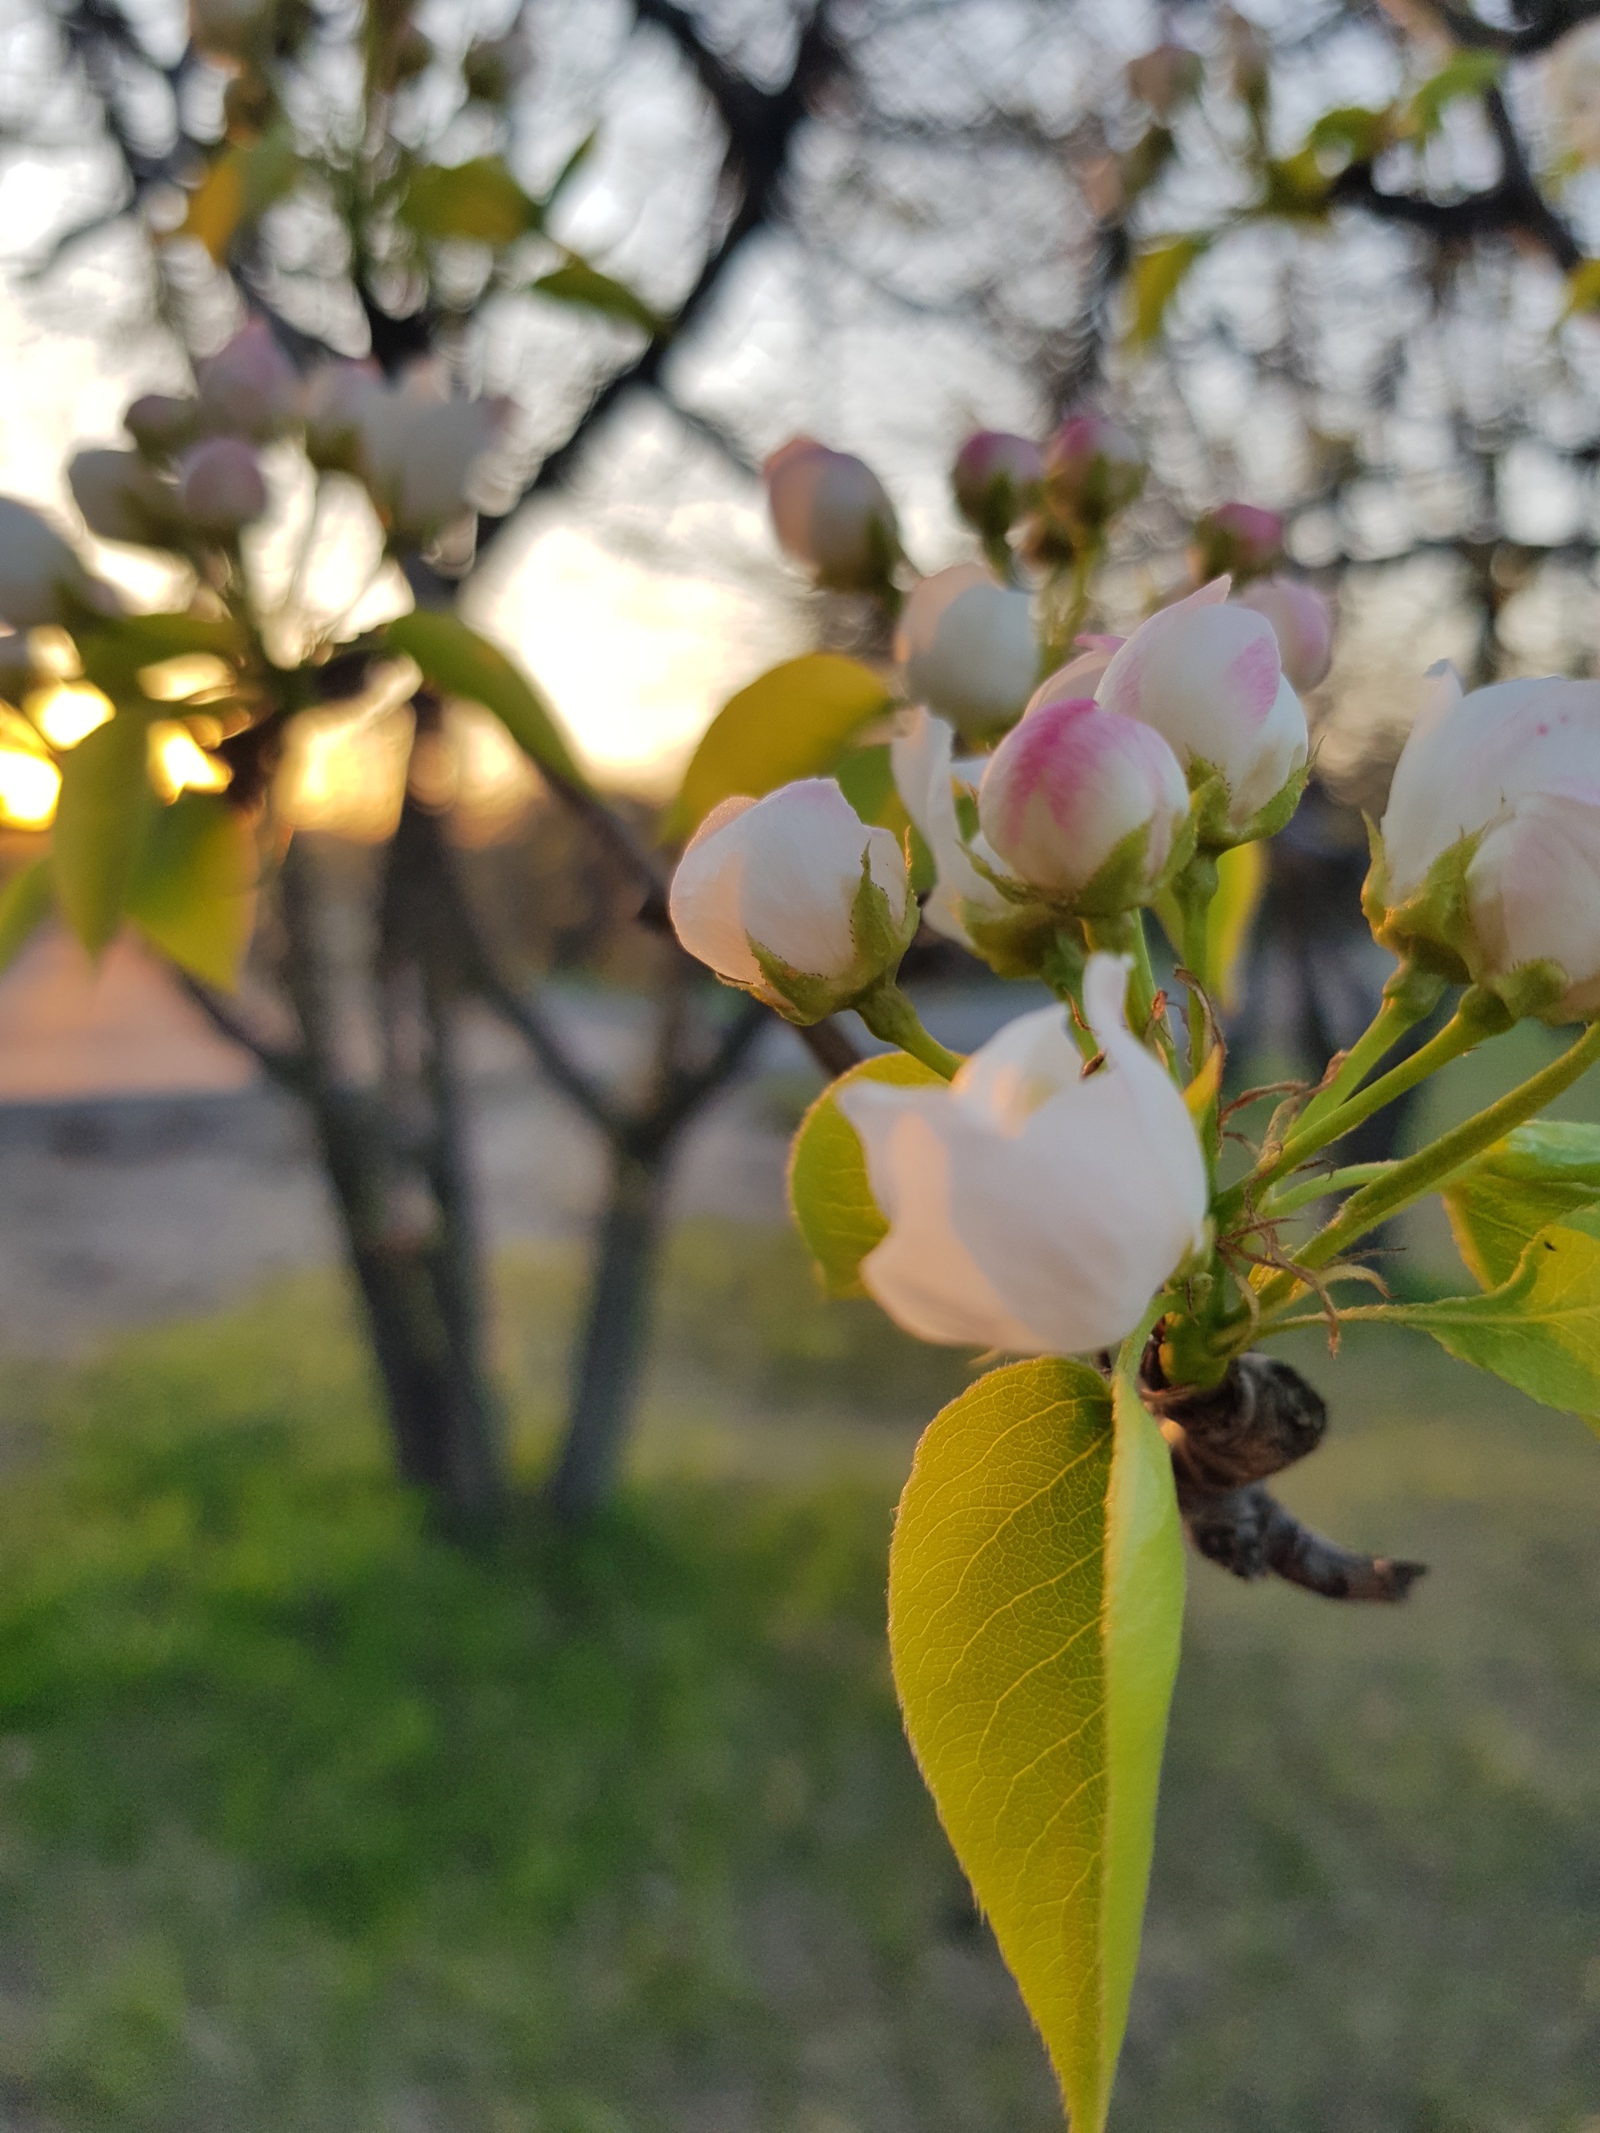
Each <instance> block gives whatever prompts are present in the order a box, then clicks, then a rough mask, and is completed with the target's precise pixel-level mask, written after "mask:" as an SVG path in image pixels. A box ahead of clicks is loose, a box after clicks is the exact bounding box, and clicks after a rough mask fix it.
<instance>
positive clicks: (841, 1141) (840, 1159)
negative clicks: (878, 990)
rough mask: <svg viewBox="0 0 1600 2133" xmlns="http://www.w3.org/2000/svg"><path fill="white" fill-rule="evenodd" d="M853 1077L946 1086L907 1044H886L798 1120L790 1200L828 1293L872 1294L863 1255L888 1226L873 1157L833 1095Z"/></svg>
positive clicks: (901, 1084)
mask: <svg viewBox="0 0 1600 2133" xmlns="http://www.w3.org/2000/svg"><path fill="white" fill-rule="evenodd" d="M853 1081H887V1082H892V1083H894V1084H895V1085H896V1086H897V1087H900V1088H925V1087H942V1086H943V1084H942V1083H941V1082H940V1079H939V1076H938V1075H937V1074H936V1073H934V1071H933V1069H932V1068H931V1067H925V1066H924V1065H923V1064H922V1062H921V1061H920V1060H918V1059H913V1058H911V1057H910V1056H909V1055H908V1054H907V1053H905V1052H885V1053H884V1054H883V1055H882V1056H881V1057H880V1058H877V1059H866V1060H863V1061H862V1063H861V1065H860V1066H854V1067H852V1068H851V1069H850V1071H849V1073H848V1074H841V1075H840V1077H839V1079H838V1080H837V1081H835V1082H833V1083H832V1084H831V1085H830V1086H829V1087H828V1088H826V1089H824V1090H823V1092H822V1094H821V1095H820V1096H819V1097H818V1098H817V1100H816V1102H815V1103H814V1104H813V1105H812V1106H811V1108H810V1110H809V1111H808V1112H807V1113H806V1115H805V1117H804V1118H803V1119H802V1120H801V1121H800V1130H799V1132H798V1133H797V1134H796V1135H795V1137H794V1145H793V1146H792V1148H791V1149H790V1151H789V1205H790V1207H791V1208H792V1209H793V1211H794V1219H795V1225H796V1227H797V1228H798V1229H799V1231H800V1234H801V1236H802V1237H804V1239H805V1241H806V1243H807V1245H808V1246H809V1247H810V1251H811V1256H812V1258H813V1259H815V1260H816V1262H817V1271H818V1272H819V1273H820V1274H821V1276H822V1284H823V1287H824V1288H825V1289H826V1290H827V1292H828V1294H829V1295H830V1296H865V1295H866V1293H867V1292H866V1289H865V1288H864V1287H863V1286H862V1281H861V1271H860V1270H861V1262H862V1260H863V1259H865V1258H866V1256H867V1254H868V1252H870V1251H871V1250H873V1248H874V1247H875V1246H876V1245H879V1244H881V1243H882V1242H883V1240H884V1238H885V1237H887V1236H888V1234H889V1225H888V1223H887V1222H886V1221H885V1220H884V1217H883V1216H882V1214H881V1213H880V1212H879V1210H878V1203H877V1201H876V1200H874V1199H873V1197H872V1188H871V1186H870V1185H869V1184H868V1183H867V1159H866V1156H865V1154H864V1153H863V1152H862V1147H861V1142H860V1139H859V1138H858V1136H857V1134H856V1129H855V1127H854V1126H852V1125H851V1123H850V1121H849V1120H848V1119H847V1118H846V1117H845V1115H844V1113H843V1112H842V1111H841V1110H840V1109H839V1106H838V1104H837V1103H836V1102H835V1101H834V1099H835V1097H836V1096H837V1094H838V1092H839V1091H840V1089H844V1088H848V1087H849V1085H850V1084H851V1082H853Z"/></svg>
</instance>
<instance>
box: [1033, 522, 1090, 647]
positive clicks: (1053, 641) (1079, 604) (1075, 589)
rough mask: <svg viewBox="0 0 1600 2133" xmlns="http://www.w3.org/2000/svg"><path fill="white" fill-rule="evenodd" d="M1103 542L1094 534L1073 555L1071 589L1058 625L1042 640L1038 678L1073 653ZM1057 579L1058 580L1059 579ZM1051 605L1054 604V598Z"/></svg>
mask: <svg viewBox="0 0 1600 2133" xmlns="http://www.w3.org/2000/svg"><path fill="white" fill-rule="evenodd" d="M1102 545H1103V544H1102V542H1101V541H1100V540H1099V539H1098V538H1096V539H1094V540H1091V541H1088V542H1086V543H1085V544H1084V546H1083V547H1081V548H1079V549H1077V550H1076V551H1075V553H1074V555H1073V558H1072V564H1071V569H1070V574H1069V582H1070V584H1071V588H1072V590H1071V592H1070V594H1069V596H1068V600H1067V611H1066V613H1065V614H1064V615H1063V616H1062V618H1061V624H1060V627H1059V628H1058V629H1056V630H1055V631H1054V632H1053V633H1052V635H1051V636H1050V638H1049V639H1048V641H1047V642H1046V644H1045V647H1044V653H1043V657H1042V659H1041V661H1040V667H1039V678H1040V680H1041V681H1045V680H1048V679H1049V677H1050V676H1051V675H1052V674H1053V673H1054V672H1055V670H1056V668H1057V667H1059V666H1064V665H1065V664H1066V662H1067V661H1068V660H1069V659H1070V658H1071V657H1072V650H1073V646H1074V645H1075V643H1076V642H1077V637H1078V632H1079V630H1081V629H1082V627H1083V624H1084V620H1085V618H1086V616H1087V615H1088V612H1089V588H1090V584H1091V582H1092V580H1093V577H1094V567H1095V565H1096V564H1097V563H1098V562H1099V560H1100V553H1101V548H1102ZM1057 583H1058V584H1059V579H1058V580H1057ZM1051 605H1052V606H1053V605H1054V601H1053V600H1052V602H1051Z"/></svg>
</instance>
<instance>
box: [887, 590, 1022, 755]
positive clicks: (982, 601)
mask: <svg viewBox="0 0 1600 2133" xmlns="http://www.w3.org/2000/svg"><path fill="white" fill-rule="evenodd" d="M895 656H896V657H897V658H898V659H899V661H900V663H901V665H902V666H903V667H904V669H905V680H906V692H907V694H908V695H909V696H911V697H912V698H914V699H915V700H916V701H917V702H919V703H923V704H926V705H927V706H928V708H929V709H930V710H931V711H937V712H939V713H940V715H941V716H942V717H945V718H948V719H949V720H950V721H951V723H952V724H953V725H954V726H955V727H956V728H957V730H958V731H959V732H961V733H982V732H984V731H985V730H986V729H988V728H991V727H993V726H996V725H998V724H1000V723H1002V722H1003V721H1005V720H1009V719H1013V718H1015V717H1016V715H1017V713H1018V712H1019V711H1020V710H1021V708H1022V706H1023V704H1024V703H1025V702H1026V700H1027V696H1028V692H1029V690H1030V689H1031V688H1032V687H1033V683H1034V677H1035V675H1036V673H1037V671H1038V666H1039V654H1038V648H1037V645H1036V643H1035V641H1034V634H1033V612H1032V603H1031V602H1030V600H1029V598H1028V595H1027V594H1026V593H1025V592H1016V591H1013V590H1012V589H1011V588H1010V587H1009V586H1005V585H1001V584H998V583H997V582H996V580H995V579H994V578H993V577H992V576H991V575H990V573H989V572H988V571H987V570H985V569H984V567H983V565H982V564H981V563H957V564H956V565H955V566H954V567H953V568H952V569H950V570H941V571H937V572H935V574H934V575H933V576H932V577H931V578H923V579H922V580H921V581H920V583H919V584H918V585H917V586H916V587H915V588H914V590H913V591H912V594H911V597H910V598H909V599H908V600H907V602H906V604H905V608H904V611H903V612H902V614H901V617H900V622H899V626H898V628H897V630H896V632H895Z"/></svg>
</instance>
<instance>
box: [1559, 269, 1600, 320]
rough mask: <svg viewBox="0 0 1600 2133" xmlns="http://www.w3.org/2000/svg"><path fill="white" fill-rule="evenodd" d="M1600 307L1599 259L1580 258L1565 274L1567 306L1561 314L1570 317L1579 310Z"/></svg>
mask: <svg viewBox="0 0 1600 2133" xmlns="http://www.w3.org/2000/svg"><path fill="white" fill-rule="evenodd" d="M1597 308H1600V259H1580V260H1579V261H1578V264H1577V265H1576V266H1575V267H1574V268H1573V270H1572V272H1571V273H1570V274H1569V275H1568V276H1567V308H1566V310H1565V311H1564V312H1563V313H1562V314H1561V315H1562V317H1563V318H1571V317H1573V315H1574V314H1575V313H1577V312H1579V311H1593V310H1595V309H1597Z"/></svg>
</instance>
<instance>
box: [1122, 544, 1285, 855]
mask: <svg viewBox="0 0 1600 2133" xmlns="http://www.w3.org/2000/svg"><path fill="white" fill-rule="evenodd" d="M1227 591H1228V581H1227V579H1226V578H1218V579H1216V580H1215V581H1214V582H1213V583H1212V584H1210V585H1205V586H1202V587H1201V589H1200V591H1199V592H1197V593H1191V594H1190V595H1189V597H1188V599H1186V600H1179V601H1176V602H1175V603H1174V604H1173V605H1172V606H1171V607H1164V608H1162V609H1161V610H1160V612H1159V613H1158V614H1154V615H1152V616H1151V617H1150V618H1149V620H1148V621H1146V622H1141V623H1140V625H1139V627H1138V628H1137V629H1136V630H1135V631H1134V633H1133V635H1132V636H1131V637H1130V638H1129V639H1128V641H1127V643H1126V644H1125V645H1123V647H1122V649H1121V650H1120V651H1119V652H1118V653H1117V654H1116V655H1115V657H1114V658H1113V659H1112V661H1111V664H1110V666H1108V667H1107V669H1106V671H1105V675H1104V678H1103V679H1102V681H1101V683H1100V686H1099V688H1098V689H1097V690H1096V692H1095V694H1096V696H1097V697H1098V699H1099V701H1100V702H1101V703H1102V704H1104V705H1105V706H1106V707H1107V709H1108V710H1112V711H1121V712H1124V713H1126V715H1127V716H1128V717H1130V718H1136V719H1140V720H1142V721H1143V723H1144V724H1145V725H1147V726H1154V727H1155V729H1156V731H1157V732H1158V733H1160V734H1161V735H1163V736H1164V738H1165V739H1166V741H1167V742H1168V744H1169V745H1170V747H1171V749H1172V752H1173V754H1174V755H1176V757H1177V758H1178V761H1179V762H1180V763H1181V764H1182V765H1183V767H1184V770H1185V771H1186V772H1187V773H1188V776H1189V780H1190V783H1191V785H1194V784H1196V783H1197V782H1199V781H1201V780H1203V779H1204V778H1205V777H1206V776H1207V774H1208V773H1214V774H1215V776H1216V777H1217V778H1219V779H1220V780H1221V796H1220V798H1221V807H1222V813H1221V817H1220V819H1215V820H1212V819H1208V820H1207V821H1206V822H1204V823H1203V824H1202V826H1201V840H1202V842H1212V843H1219V842H1220V843H1224V844H1225V843H1227V842H1229V841H1230V840H1232V839H1234V838H1237V837H1238V836H1240V835H1243V834H1248V833H1249V831H1250V829H1251V825H1252V823H1253V818H1254V817H1256V816H1257V815H1258V814H1260V812H1261V811H1262V810H1263V809H1264V808H1266V807H1268V806H1269V805H1270V804H1271V803H1272V802H1273V801H1275V800H1279V799H1280V798H1281V797H1282V796H1283V795H1284V794H1285V792H1286V790H1287V791H1289V792H1292V791H1293V787H1292V786H1290V780H1291V779H1292V778H1293V777H1294V776H1295V773H1296V772H1297V771H1298V770H1300V769H1301V767H1302V766H1303V765H1304V763H1305V760H1306V755H1307V752H1308V748H1309V738H1308V735H1307V732H1306V715H1305V712H1304V711H1303V710H1302V709H1301V708H1300V699H1299V697H1297V696H1296V695H1295V693H1294V691H1293V689H1291V688H1290V686H1289V684H1288V682H1287V681H1285V680H1284V678H1283V669H1282V662H1281V660H1280V658H1279V656H1278V640H1277V638H1276V637H1275V636H1274V635H1273V631H1272V624H1271V623H1270V622H1269V621H1268V620H1267V618H1266V616H1265V615H1259V614H1257V613H1256V612H1255V611H1254V609H1252V608H1247V607H1240V606H1237V605H1235V604H1231V603H1228V602H1227ZM1273 826H1276V825H1273Z"/></svg>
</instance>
